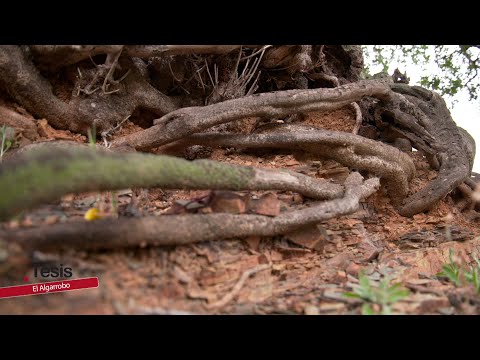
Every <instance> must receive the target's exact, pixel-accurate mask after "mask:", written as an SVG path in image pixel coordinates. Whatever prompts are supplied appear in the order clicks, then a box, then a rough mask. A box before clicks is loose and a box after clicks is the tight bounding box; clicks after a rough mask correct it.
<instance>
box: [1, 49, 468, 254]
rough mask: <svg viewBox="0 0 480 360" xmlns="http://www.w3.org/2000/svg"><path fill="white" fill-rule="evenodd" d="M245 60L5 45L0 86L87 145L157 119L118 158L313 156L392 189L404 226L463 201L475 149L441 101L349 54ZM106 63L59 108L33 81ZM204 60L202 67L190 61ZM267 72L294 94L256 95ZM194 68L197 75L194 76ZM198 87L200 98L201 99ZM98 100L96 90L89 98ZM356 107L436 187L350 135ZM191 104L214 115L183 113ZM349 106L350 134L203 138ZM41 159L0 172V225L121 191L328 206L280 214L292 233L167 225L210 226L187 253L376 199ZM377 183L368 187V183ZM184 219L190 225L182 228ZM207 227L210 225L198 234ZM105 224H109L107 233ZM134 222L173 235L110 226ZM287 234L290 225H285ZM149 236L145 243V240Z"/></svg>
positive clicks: (95, 158)
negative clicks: (313, 212) (154, 68)
mask: <svg viewBox="0 0 480 360" xmlns="http://www.w3.org/2000/svg"><path fill="white" fill-rule="evenodd" d="M250 49H251V53H250V55H244V53H243V47H241V46H237V45H234V46H207V45H202V46H173V45H165V46H73V45H67V46H31V47H19V46H0V88H1V89H2V90H4V91H6V92H7V93H8V94H9V96H10V97H11V98H12V99H13V100H15V101H16V102H17V103H19V104H20V105H21V106H23V107H25V108H26V109H27V110H28V111H29V112H30V113H32V114H33V115H35V116H36V117H39V118H46V119H47V120H48V121H49V123H50V124H51V125H52V126H54V127H56V128H58V129H68V130H71V131H74V132H81V133H84V134H85V133H87V131H88V129H90V128H91V127H92V126H95V127H96V129H97V131H98V132H99V133H101V134H103V135H104V136H103V137H104V139H105V141H106V138H107V135H108V134H111V133H112V132H114V131H115V130H116V129H118V127H119V126H121V123H122V121H124V120H125V119H127V118H129V117H130V116H132V115H133V114H134V113H135V112H136V111H137V110H146V111H148V112H150V113H153V114H154V115H155V116H157V117H158V118H157V119H156V120H154V121H153V126H150V127H148V126H147V128H145V129H144V130H142V131H139V132H136V133H133V134H130V135H127V136H124V137H120V138H117V139H115V140H114V141H113V142H112V144H111V145H112V146H111V149H112V151H113V152H115V151H116V150H119V149H121V148H123V147H124V146H128V147H129V148H135V149H137V150H144V151H145V150H150V149H153V148H156V147H159V146H162V145H168V144H170V145H176V146H185V147H186V146H189V145H193V144H199V145H208V146H228V147H235V148H282V149H292V150H293V149H294V150H298V149H300V150H303V151H307V152H310V153H312V154H315V155H317V156H320V157H327V158H332V159H334V160H336V161H338V162H340V163H342V164H344V165H345V166H348V167H350V168H351V169H354V170H362V171H366V172H368V173H370V174H371V176H373V178H372V179H377V178H380V179H381V180H382V184H385V185H386V186H388V189H389V191H388V194H389V196H390V198H391V200H392V203H393V204H394V206H396V208H397V210H398V212H399V213H400V214H401V215H404V216H412V215H414V214H417V213H419V212H422V211H425V210H428V209H430V208H431V207H432V206H433V205H435V204H436V203H437V202H438V201H439V200H441V199H442V198H444V197H445V196H446V195H447V194H449V193H450V192H451V191H452V190H454V189H455V188H457V187H458V186H460V191H461V192H462V193H465V194H469V193H470V192H471V191H470V192H469V190H468V188H467V187H465V186H462V183H463V182H464V181H467V185H468V181H469V177H470V172H471V166H472V164H473V159H474V156H475V143H474V141H473V139H472V138H471V136H469V135H468V133H466V132H465V131H464V130H463V129H460V128H458V127H457V126H456V125H455V123H454V121H453V120H452V118H451V116H450V113H449V111H448V109H447V107H446V104H445V102H444V101H443V99H442V98H441V97H440V96H438V95H437V94H436V93H434V92H431V91H429V90H426V89H423V88H420V87H417V86H409V85H406V84H397V83H393V82H392V81H391V79H390V81H386V80H362V81H357V80H358V75H359V71H358V69H360V68H361V61H360V58H361V56H360V57H359V53H358V49H357V48H356V47H328V46H325V47H324V46H284V47H271V46H263V47H262V46H258V47H250ZM237 51H238V53H237ZM102 54H104V55H106V58H105V60H104V64H103V65H100V66H97V68H96V69H93V70H92V69H90V70H88V71H89V72H88V71H87V72H84V73H88V74H89V76H91V77H90V78H88V79H90V80H89V81H87V83H86V85H84V86H80V85H81V83H82V82H81V80H82V79H81V74H82V71H81V70H80V68H78V72H79V78H77V80H76V86H77V88H78V90H80V91H79V92H77V94H76V96H72V97H71V98H70V99H68V100H65V99H60V98H59V97H57V95H56V92H55V91H54V89H53V88H52V86H51V84H50V82H49V81H47V79H46V78H45V77H44V75H42V73H41V72H40V71H39V69H40V70H41V71H44V70H45V69H46V68H49V69H50V71H52V70H60V69H63V68H65V67H68V66H75V65H77V64H82V61H88V58H89V57H90V58H91V57H93V56H98V55H102ZM336 54H337V55H339V54H340V55H339V56H341V57H345V56H349V57H350V60H351V61H350V63H351V66H350V67H347V68H345V69H343V70H338V69H337V70H336V72H335V71H333V70H332V69H333V68H332V67H329V65H328V64H327V62H326V59H327V58H329V57H330V58H332V57H335V56H336ZM199 55H201V56H205V58H201V57H200V58H198V56H199ZM171 56H177V57H178V56H184V57H185V58H184V61H185V62H186V63H189V64H195V61H197V62H198V61H200V60H202V61H204V63H205V66H204V67H203V68H204V69H206V70H205V71H208V74H209V77H210V82H211V83H212V86H213V90H212V89H211V91H210V93H208V94H206V92H205V87H206V84H204V82H203V80H202V79H203V77H202V76H204V75H205V74H203V75H201V76H200V75H199V74H198V72H199V71H200V70H201V69H197V70H196V71H195V74H193V75H192V76H191V77H188V76H187V75H188V74H185V73H184V72H185V69H183V72H182V71H180V73H181V75H182V76H179V77H177V75H178V74H180V73H178V72H176V71H177V70H178V69H177V70H175V71H174V70H172V67H171V64H173V63H174V62H173V60H172V58H170V57H171ZM189 56H197V58H195V59H196V60H192V59H190V58H188V57H189ZM208 56H210V57H209V58H208V59H209V60H211V59H212V58H211V57H212V56H213V57H215V56H220V57H221V58H219V59H220V60H221V61H223V63H224V64H226V65H225V66H227V68H225V69H221V70H222V71H220V70H219V68H218V67H217V65H216V63H214V64H213V66H209V63H208V61H207V57H208ZM32 58H33V60H34V61H32ZM158 58H161V59H163V60H165V63H166V64H168V66H169V69H170V70H169V71H170V73H171V75H172V77H171V78H172V79H173V81H174V82H175V83H176V87H175V88H178V89H183V90H182V91H184V92H185V94H188V95H189V96H190V95H191V96H190V97H192V99H190V98H188V96H186V97H180V96H167V95H165V94H164V93H163V92H162V91H160V90H159V89H158V88H157V87H156V86H154V85H152V84H153V83H155V82H154V81H152V79H151V78H150V75H151V74H149V68H148V66H149V65H148V64H147V60H150V59H158ZM142 59H143V60H142ZM232 59H234V60H235V61H233V62H234V63H235V66H234V68H233V70H232V69H230V68H228V66H229V65H228V64H230V63H231V62H232V61H231V60H232ZM275 59H277V60H275ZM220 60H219V61H220ZM274 60H275V61H274ZM176 61H177V62H176V63H175V64H179V63H181V61H179V60H178V58H177V60H176ZM189 61H190V62H189ZM240 62H242V65H241V66H240ZM275 62H277V63H279V62H282V63H285V64H286V65H285V69H284V70H285V71H286V73H287V74H288V77H287V79H290V80H292V79H293V80H292V81H291V82H290V84H291V83H295V84H296V83H297V82H298V84H300V85H301V86H300V85H298V87H301V89H298V88H297V89H296V90H284V91H267V92H263V93H259V94H253V95H252V94H251V93H252V92H253V91H254V89H256V87H257V85H259V83H260V82H261V79H262V78H261V76H260V75H261V74H260V72H261V71H269V70H270V69H271V70H272V71H274V70H275V71H277V70H281V69H282V68H281V67H280V68H278V66H275ZM287 65H288V66H287ZM90 66H91V64H90ZM119 68H121V69H122V72H123V71H124V72H125V74H128V76H126V77H125V76H121V74H117V75H116V76H117V77H118V76H120V78H119V79H118V80H115V78H114V73H115V69H119ZM194 68H195V67H194V66H192V69H194ZM211 69H213V75H212V73H211V72H210V70H211ZM319 70H322V71H319ZM202 71H203V70H202ZM309 72H311V74H309ZM125 74H124V75H125ZM307 78H308V79H310V81H320V82H321V81H323V82H326V83H328V84H330V86H331V85H332V84H333V86H335V87H334V88H315V89H308V88H305V87H308V81H307ZM85 79H86V78H84V79H83V81H85ZM192 79H199V80H192ZM167 80H168V79H167ZM297 80H298V81H297ZM327 80H328V81H327ZM158 81H159V82H158V83H162V84H163V85H162V86H164V87H166V88H168V86H170V85H169V82H168V81H166V80H165V79H163V78H162V79H160V80H158ZM195 81H197V82H198V83H197V86H195V85H192V84H195ZM306 81H307V82H306ZM352 81H353V82H352ZM349 82H350V83H349ZM200 83H202V84H201V85H202V86H203V90H201V89H200ZM279 83H281V81H280V82H279ZM155 84H157V83H155ZM302 84H303V85H302ZM341 84H343V85H341ZM262 86H264V87H265V86H266V85H265V84H262ZM187 88H188V89H189V90H187ZM100 89H101V91H98V90H100ZM202 91H203V93H204V95H203V96H204V97H203V98H202V97H200V98H198V96H197V98H195V96H194V94H193V93H192V94H190V92H195V94H196V95H198V94H199V93H202ZM74 95H75V94H74ZM107 95H108V96H107ZM187 98H188V99H187ZM225 99H228V100H225ZM364 99H369V102H370V105H371V107H372V108H371V109H370V110H371V112H370V114H371V115H372V118H373V120H372V121H373V122H374V123H375V126H376V127H377V128H378V129H379V130H382V131H386V130H388V131H389V132H391V133H393V134H396V136H398V137H400V138H403V139H408V140H409V141H410V143H411V144H412V145H413V147H414V148H416V149H418V150H419V151H422V152H423V153H424V154H425V156H426V157H427V158H428V159H429V162H430V164H431V165H432V166H433V167H435V168H437V169H438V176H437V177H436V178H435V179H433V180H432V181H430V182H429V183H428V184H427V185H426V186H425V188H423V189H421V190H420V191H418V192H416V193H414V194H411V193H410V190H409V182H410V180H411V179H412V178H413V177H414V176H415V167H414V165H413V162H412V160H411V158H410V157H409V156H408V155H407V154H405V153H402V152H401V151H399V150H398V149H396V148H393V147H391V146H389V145H386V144H383V143H381V142H378V141H375V140H371V139H367V138H364V137H361V136H358V135H356V133H357V131H358V128H359V127H360V124H361V123H362V120H363V121H364V122H365V121H366V119H362V113H361V111H360V107H359V106H358V104H357V103H358V102H360V101H362V100H364ZM199 100H201V101H199ZM198 103H203V104H204V103H209V104H210V105H207V106H191V105H192V104H198ZM186 104H187V105H186ZM352 104H353V105H352ZM344 106H353V107H354V108H355V113H356V125H355V129H354V131H353V134H349V133H342V132H334V131H326V130H319V129H311V128H305V127H302V126H298V125H287V126H285V125H283V126H278V127H277V128H275V129H273V131H270V132H268V133H258V134H243V135H242V134H236V133H221V132H210V133H202V132H203V131H206V130H208V129H210V130H212V129H213V130H216V129H218V128H216V127H217V126H219V125H222V124H228V123H231V122H233V121H236V120H240V119H244V118H252V117H257V118H266V119H275V118H279V117H284V116H287V115H292V114H301V113H305V112H310V111H328V110H335V109H340V108H342V107H344ZM45 147H46V148H47V149H46V150H45V151H38V152H36V153H35V154H33V155H32V154H30V155H28V154H27V155H25V156H21V157H20V159H17V160H14V161H11V162H10V161H7V162H5V165H2V167H1V168H0V188H1V190H2V196H0V217H2V218H8V217H10V216H12V215H13V214H15V213H17V212H18V211H20V210H23V209H28V208H31V207H33V206H36V205H39V204H41V203H43V202H48V201H51V200H53V199H57V198H58V197H59V196H61V195H63V194H65V193H68V192H80V191H90V190H112V189H119V188H125V187H150V186H161V187H164V188H188V189H230V190H266V189H277V190H291V191H296V192H299V193H302V194H303V195H305V196H307V197H311V198H315V199H327V200H328V201H327V202H325V203H322V204H319V205H316V206H314V207H312V209H313V208H315V209H317V210H318V211H319V212H318V216H319V217H314V216H313V217H312V216H310V215H309V213H308V212H305V211H306V210H299V211H294V212H292V213H289V215H288V217H291V218H292V219H296V215H295V214H297V213H299V214H300V213H301V214H302V216H304V217H305V219H304V220H301V221H300V220H298V221H299V222H295V225H292V223H289V222H288V221H287V222H286V223H284V222H283V220H282V219H284V218H285V217H284V215H283V214H282V215H280V216H278V217H276V218H274V219H270V218H268V219H265V218H263V217H261V216H255V215H245V216H243V215H242V216H236V215H225V214H213V215H192V216H190V215H187V216H184V217H170V219H171V220H175V221H176V222H178V224H181V223H183V222H186V223H189V222H190V221H191V224H194V225H189V226H196V227H197V228H196V229H200V228H202V226H203V227H205V226H206V227H207V228H208V229H207V230H202V231H204V232H202V231H200V232H198V235H197V231H196V229H194V228H192V227H190V228H188V229H189V230H186V231H187V232H188V231H190V232H191V234H190V235H188V234H187V233H186V234H184V238H185V239H191V240H185V241H187V242H189V241H200V240H201V239H209V238H211V237H212V236H213V235H212V234H213V232H214V231H215V232H217V233H218V234H220V235H219V237H229V236H234V235H235V234H236V235H241V234H254V233H255V234H264V232H262V231H266V232H265V234H276V233H278V232H282V231H285V229H287V228H288V226H300V225H298V224H305V223H306V222H307V223H308V221H310V220H307V219H316V220H312V221H318V219H320V218H322V219H323V218H324V217H325V216H330V217H331V216H339V215H341V214H343V213H348V212H351V211H354V210H352V209H354V208H355V207H356V206H358V200H359V199H361V198H363V197H365V196H368V194H371V193H372V191H373V190H372V189H373V188H376V186H377V185H378V184H377V182H378V180H372V179H369V180H367V181H365V182H362V181H361V180H358V176H359V175H358V174H357V173H355V172H354V173H352V174H351V176H350V178H349V180H348V181H353V182H354V183H355V184H356V186H357V188H358V189H367V188H368V189H370V190H365V191H364V192H362V194H361V195H358V196H357V195H355V196H353V195H351V194H352V191H353V190H349V189H351V185H349V183H348V181H347V183H346V184H345V185H344V186H340V185H333V184H328V183H325V182H322V181H319V180H316V179H313V178H310V177H307V176H304V175H301V174H296V173H292V172H287V171H273V170H268V171H267V170H265V169H255V168H251V167H240V166H232V165H226V164H221V163H216V162H212V161H194V162H188V161H185V160H181V159H176V158H171V157H165V156H154V155H142V154H122V155H120V154H114V153H112V152H102V151H97V152H92V151H87V150H85V149H78V150H76V151H73V152H72V151H67V150H65V149H63V148H61V149H58V148H56V149H55V150H52V149H50V150H49V149H48V147H49V146H45ZM26 152H27V153H28V151H26ZM98 168H102V171H101V172H99V171H96V170H94V169H98ZM354 174H357V175H354ZM352 179H354V180H352ZM355 179H357V180H355ZM470 180H471V179H470ZM373 182H375V184H376V185H375V186H373V187H372V186H370V185H368V184H372V183H373ZM349 186H350V187H349ZM39 188H41V189H42V191H41V192H39V191H37V190H38V189H39ZM469 188H470V189H472V186H470V185H469ZM347 200H348V201H347ZM345 201H347V202H348V204H350V205H349V206H347V207H345V209H347V210H342V206H343V205H342V204H344V203H345ZM352 204H356V205H355V206H354V205H352ZM335 209H337V210H335ZM302 211H303V212H302ZM344 211H346V212H344ZM285 216H287V215H285ZM322 216H324V217H322ZM187 218H188V219H190V218H191V220H186V219H187ZM327 218H328V217H327ZM135 221H137V222H135ZM203 221H204V222H205V223H203V225H201V224H202V222H203ZM222 221H229V224H231V226H230V229H229V230H225V229H223V230H222V229H220V228H219V227H218V226H217V225H215V224H220V222H222ZM285 221H286V219H285ZM305 221H306V222H305ZM104 223H105V224H110V223H109V222H108V221H105V222H104ZM134 223H135V224H136V225H135V226H139V228H142V227H144V226H147V225H148V226H152V227H153V228H158V229H159V231H164V232H165V234H170V233H169V231H173V230H168V229H169V226H170V225H166V220H164V219H163V218H162V217H160V218H159V219H150V218H146V219H136V220H128V221H127V220H119V221H118V222H116V223H115V224H116V225H117V226H118V228H123V227H124V226H125V227H127V226H132V224H134ZM249 223H250V224H259V225H258V226H257V225H255V226H253V228H252V229H254V230H252V229H251V228H249V227H248V226H247V224H249ZM287 223H288V224H290V225H288V226H287V225H284V224H287ZM142 224H143V225H142ZM282 224H283V225H282ZM83 226H84V225H83V224H82V226H80V225H78V228H77V225H72V224H69V225H68V227H69V228H68V229H70V230H68V229H67V226H66V225H55V226H52V227H49V228H48V229H44V230H42V232H41V233H39V234H40V235H33V233H32V232H29V231H26V230H25V231H23V230H22V231H23V232H19V233H18V236H19V238H22V239H34V238H35V239H37V240H25V243H29V244H35V246H36V245H39V244H44V243H50V242H49V241H50V240H48V241H47V240H46V239H57V238H56V237H55V236H60V235H58V234H60V231H64V232H68V233H69V234H70V235H71V236H73V238H75V236H80V235H75V234H74V233H75V231H79V230H80V229H82V230H83ZM171 226H172V229H177V228H178V226H176V225H171ZM87 228H88V231H89V234H91V235H89V236H91V239H94V238H95V236H98V234H103V235H101V236H104V237H108V236H113V235H112V234H116V232H115V231H116V230H112V229H113V227H112V229H107V227H106V228H103V229H102V226H101V225H100V223H98V224H97V223H94V224H89V225H88V227H87ZM49 229H51V230H49ZM261 229H267V230H261ZM288 229H290V228H288ZM145 231H146V230H145ZM90 232H91V233H90ZM42 233H43V234H44V235H42ZM141 233H142V232H140V234H141ZM21 234H23V235H21ZM46 234H48V236H47V235H46ZM172 234H173V233H172ZM107 235H108V236H107ZM144 235H145V236H147V235H146V233H145V234H144ZM9 236H10V235H9ZM16 236H17V235H16ZM115 236H117V235H115ZM125 236H126V235H125ZM139 236H140V235H139ZM148 236H149V235H148ZM148 236H147V238H148V239H149V241H150V243H172V242H174V241H176V243H179V242H181V241H182V240H181V239H180V238H181V237H178V240H173V239H174V237H173V235H171V236H170V235H165V237H161V239H160V240H158V238H157V237H158V236H157V237H155V236H153V235H152V236H153V237H151V238H149V237H148ZM118 238H119V239H124V240H125V241H126V243H128V244H137V243H138V241H139V240H138V239H139V237H138V238H137V237H135V235H132V234H130V235H129V237H128V239H126V238H123V237H122V236H121V235H118ZM42 239H43V240H42ZM58 239H60V237H58ZM78 239H80V238H79V237H78ZM165 239H166V240H165ZM52 241H53V240H52ZM55 241H56V240H55ZM92 241H93V240H92ZM119 241H120V240H119ZM53 243H55V242H54V241H53V242H52V244H53ZM39 246H40V245H39ZM41 246H43V245H41ZM88 246H90V247H94V246H93V245H88ZM88 246H87V247H88ZM107 247H109V246H107Z"/></svg>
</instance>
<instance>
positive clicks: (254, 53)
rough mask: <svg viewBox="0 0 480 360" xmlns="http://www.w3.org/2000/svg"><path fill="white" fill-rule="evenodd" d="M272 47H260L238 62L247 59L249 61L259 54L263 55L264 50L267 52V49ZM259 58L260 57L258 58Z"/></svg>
mask: <svg viewBox="0 0 480 360" xmlns="http://www.w3.org/2000/svg"><path fill="white" fill-rule="evenodd" d="M272 46H273V45H265V46H262V47H261V48H260V49H258V50H257V51H255V52H253V53H252V54H250V55H248V56H244V57H243V58H241V59H240V60H241V61H243V60H247V59H250V58H252V57H254V56H256V55H258V54H260V53H262V55H263V53H264V52H265V50H267V49H268V48H271V47H272ZM260 58H261V57H260Z"/></svg>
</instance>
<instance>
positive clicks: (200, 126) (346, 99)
mask: <svg viewBox="0 0 480 360" xmlns="http://www.w3.org/2000/svg"><path fill="white" fill-rule="evenodd" d="M391 93H392V92H391V91H390V88H389V87H388V86H387V85H385V84H383V83H382V82H376V81H359V82H358V83H354V84H347V85H343V86H339V87H337V88H334V89H309V90H286V91H277V92H271V93H262V94H256V95H251V96H246V97H243V98H240V99H233V100H227V101H224V102H221V103H217V104H213V105H209V106H202V107H188V108H182V109H179V110H176V111H173V112H171V113H169V114H167V115H165V116H163V117H162V118H160V119H157V120H155V122H154V124H155V125H154V126H152V127H151V128H148V129H146V130H143V131H139V132H137V133H134V134H131V135H127V136H125V137H123V138H120V139H117V140H115V141H114V142H113V143H112V146H120V145H130V146H132V147H135V148H136V149H140V150H148V149H151V148H154V147H158V146H160V145H164V144H168V143H170V142H173V141H175V140H179V139H181V138H183V137H187V136H189V135H191V134H193V133H196V132H200V131H202V130H205V129H208V128H210V127H212V126H215V125H220V124H223V123H227V122H230V121H233V120H238V119H242V118H246V117H270V118H272V117H280V116H286V115H290V114H293V113H301V112H309V111H328V110H335V109H339V108H341V107H343V106H346V105H348V104H350V103H352V102H354V101H358V100H360V99H361V98H362V97H364V96H375V97H377V98H380V99H383V100H388V99H390V95H391Z"/></svg>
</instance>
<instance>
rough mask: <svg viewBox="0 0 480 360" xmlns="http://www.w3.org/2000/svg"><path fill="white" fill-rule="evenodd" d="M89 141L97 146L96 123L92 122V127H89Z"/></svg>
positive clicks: (93, 146)
mask: <svg viewBox="0 0 480 360" xmlns="http://www.w3.org/2000/svg"><path fill="white" fill-rule="evenodd" d="M88 143H89V144H90V146H91V147H92V148H94V149H95V147H96V146H97V130H96V128H95V124H92V127H91V128H89V129H88Z"/></svg>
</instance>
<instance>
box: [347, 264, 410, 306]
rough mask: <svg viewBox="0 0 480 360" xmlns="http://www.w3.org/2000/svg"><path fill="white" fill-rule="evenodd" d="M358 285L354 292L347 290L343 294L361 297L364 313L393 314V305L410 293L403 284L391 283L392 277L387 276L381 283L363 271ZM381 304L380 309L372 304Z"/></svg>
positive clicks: (355, 286)
mask: <svg viewBox="0 0 480 360" xmlns="http://www.w3.org/2000/svg"><path fill="white" fill-rule="evenodd" d="M358 282H359V283H358V285H354V288H353V292H346V293H344V294H343V295H344V296H346V297H349V298H356V299H361V300H363V301H364V302H365V303H364V304H363V305H362V315H378V314H380V315H391V314H392V305H393V304H394V303H396V302H397V301H399V300H401V299H403V298H405V297H407V296H408V295H409V291H408V289H406V288H404V287H402V285H401V284H393V285H390V279H389V278H388V277H385V278H384V279H383V280H382V281H380V282H379V283H376V282H374V281H370V279H369V278H368V277H367V276H366V275H365V274H363V273H360V274H359V277H358ZM374 304H377V305H378V306H380V311H379V312H377V311H375V310H374V308H373V307H372V305H374Z"/></svg>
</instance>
